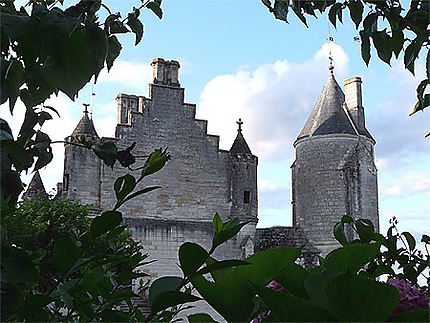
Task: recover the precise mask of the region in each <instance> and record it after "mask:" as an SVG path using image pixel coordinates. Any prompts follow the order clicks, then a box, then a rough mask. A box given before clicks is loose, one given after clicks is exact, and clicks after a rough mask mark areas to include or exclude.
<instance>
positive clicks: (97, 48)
mask: <svg viewBox="0 0 430 323" xmlns="http://www.w3.org/2000/svg"><path fill="white" fill-rule="evenodd" d="M85 27H86V34H87V41H88V51H89V53H91V59H92V69H93V73H94V76H95V77H94V81H96V80H97V77H98V75H99V73H100V71H101V70H102V68H103V67H104V63H105V60H106V58H107V55H108V48H109V43H108V38H107V36H106V33H105V32H104V31H103V29H101V28H100V27H98V26H97V25H96V24H87V25H86V26H85Z"/></svg>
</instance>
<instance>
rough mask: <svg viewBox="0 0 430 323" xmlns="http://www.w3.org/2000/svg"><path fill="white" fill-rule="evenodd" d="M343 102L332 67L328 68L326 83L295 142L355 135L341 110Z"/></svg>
mask: <svg viewBox="0 0 430 323" xmlns="http://www.w3.org/2000/svg"><path fill="white" fill-rule="evenodd" d="M344 102H345V95H344V94H343V92H342V89H341V88H340V86H339V84H337V82H336V79H335V78H334V73H333V67H332V66H330V73H329V77H328V80H327V83H326V84H325V86H324V89H323V90H322V92H321V95H320V97H319V98H318V101H317V103H316V104H315V106H314V108H313V110H312V112H311V114H310V115H309V118H308V120H307V121H306V123H305V125H304V127H303V129H302V131H301V132H300V134H299V136H298V137H297V140H299V139H302V138H305V137H310V136H316V135H328V134H336V133H339V134H340V133H347V134H351V135H355V134H356V131H355V130H354V127H353V125H352V124H351V121H350V120H349V118H348V116H347V114H346V113H345V110H344V109H343V104H344Z"/></svg>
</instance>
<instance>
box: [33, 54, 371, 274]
mask: <svg viewBox="0 0 430 323" xmlns="http://www.w3.org/2000/svg"><path fill="white" fill-rule="evenodd" d="M151 64H152V66H153V81H152V83H151V84H149V97H144V96H138V95H129V94H118V96H117V97H116V100H117V118H118V119H117V126H116V132H115V137H114V138H99V136H98V135H97V132H96V129H95V128H94V125H93V122H92V120H91V119H90V118H89V116H88V112H87V111H86V110H85V111H84V114H83V116H82V119H81V120H80V121H79V123H78V125H77V127H76V129H75V130H74V131H73V133H72V134H71V136H69V137H68V138H67V141H74V140H77V139H79V138H82V137H83V138H85V139H86V140H92V141H95V142H97V143H103V142H108V141H113V142H115V144H116V145H117V146H118V147H119V148H120V149H124V148H126V147H128V146H130V145H131V144H132V143H133V142H136V143H137V145H136V147H135V149H134V150H133V153H134V154H135V155H137V156H141V157H142V158H143V157H144V156H148V155H149V154H150V153H151V152H152V151H153V150H154V149H156V148H160V147H168V150H169V151H170V153H171V156H172V158H171V160H170V161H169V162H168V163H167V165H166V166H165V167H164V168H163V169H162V170H161V171H159V172H158V173H156V174H155V175H152V176H150V177H148V179H147V180H145V183H144V184H145V185H146V186H149V185H158V186H161V188H160V189H158V190H155V191H152V192H150V193H148V194H144V195H141V196H139V197H137V198H135V199H133V200H131V201H129V202H128V203H127V204H126V205H125V206H123V207H122V209H121V211H122V212H123V215H124V219H125V221H126V223H127V224H128V226H129V229H130V230H131V232H132V234H133V237H134V238H135V239H136V240H137V241H139V242H140V243H141V244H142V246H143V247H144V249H145V251H146V252H148V253H149V254H150V256H151V259H156V260H157V261H156V262H154V263H152V264H150V265H149V266H145V270H146V271H147V272H148V273H149V274H150V275H151V276H152V277H153V278H156V277H159V276H163V275H175V274H179V268H178V266H176V264H177V263H178V259H177V252H178V249H179V246H180V245H181V244H182V243H184V242H186V241H192V242H197V243H200V244H201V245H203V246H204V247H205V248H207V249H209V248H210V244H211V240H212V226H211V221H212V217H213V215H214V213H215V212H218V213H219V214H220V216H221V217H222V219H223V221H226V220H229V219H232V218H235V217H238V218H239V219H240V220H241V221H249V223H248V224H247V225H246V226H245V227H244V228H243V229H242V230H241V232H240V233H239V234H238V235H237V236H236V237H235V238H234V239H233V240H231V241H230V242H229V243H227V244H226V245H224V246H223V247H222V248H221V249H219V250H218V253H217V254H215V256H216V257H218V258H221V259H222V258H232V257H235V258H243V257H246V256H247V255H249V254H252V253H253V252H254V251H261V250H264V249H267V248H273V247H276V246H301V245H305V247H304V252H303V257H302V259H301V261H302V263H304V264H305V265H307V266H311V265H313V264H314V263H315V259H316V257H315V255H317V254H319V253H320V254H322V255H325V254H327V253H328V252H329V251H330V250H332V249H333V248H335V247H336V246H338V243H337V242H336V241H335V239H334V237H333V234H332V229H333V225H334V224H335V223H336V222H337V221H339V219H340V217H341V216H342V215H345V214H348V215H351V216H353V217H355V218H368V219H370V220H372V222H373V223H374V224H375V226H376V227H378V198H377V174H376V167H375V164H374V151H373V147H374V144H375V140H374V139H373V138H372V136H371V135H370V133H369V132H368V131H367V130H366V127H365V120H364V110H363V106H362V99H361V79H360V78H358V77H354V78H351V79H349V80H347V81H345V83H344V85H345V93H346V95H344V93H343V92H342V90H341V88H340V86H339V85H338V83H337V82H336V80H335V78H334V74H333V68H332V67H331V68H330V73H329V78H328V81H327V83H326V85H325V86H324V89H323V91H322V93H321V95H320V97H319V99H318V101H317V103H316V105H315V107H314V109H313V110H312V112H311V114H310V116H309V118H308V120H307V121H306V123H305V125H304V127H303V130H302V131H301V132H300V134H299V135H298V137H297V139H296V141H295V143H294V147H295V149H296V159H295V162H294V163H293V165H292V167H291V169H292V206H293V226H292V227H272V228H262V229H260V228H258V229H257V228H256V224H257V222H258V195H257V164H258V158H257V157H256V156H254V155H253V154H252V152H251V149H250V148H249V146H248V144H247V142H246V140H245V137H244V135H243V131H242V122H241V121H240V119H239V121H238V131H237V137H236V139H235V140H234V142H233V144H232V146H231V149H230V150H222V149H219V136H214V135H210V134H208V133H207V121H206V120H199V119H196V118H195V114H196V105H195V104H190V103H185V102H184V88H182V87H181V86H180V84H179V80H178V71H179V63H178V62H176V61H169V60H163V59H161V58H158V59H154V60H153V61H152V63H151ZM144 160H145V159H144V158H143V159H141V160H140V159H139V161H140V162H141V163H143V161H144ZM138 163H139V162H138ZM137 166H139V165H137ZM126 172H127V170H125V169H124V168H122V167H114V168H113V169H112V168H110V167H108V166H106V165H105V164H103V162H102V161H101V160H100V159H99V158H97V157H96V156H95V155H94V154H93V153H92V152H91V151H89V150H88V149H82V148H81V147H78V146H74V145H70V144H69V145H68V144H66V146H65V157H64V177H63V183H62V184H61V185H60V188H61V189H62V195H63V196H68V197H71V198H76V199H79V200H80V201H82V203H84V204H88V205H90V208H91V209H90V210H91V213H92V214H94V215H95V214H99V213H100V212H101V211H102V210H105V209H108V208H111V207H112V206H113V205H114V204H115V202H116V199H115V196H114V190H113V183H114V181H115V179H116V178H117V177H119V176H122V175H124V174H125V173H126ZM39 180H40V177H39ZM33 186H34V185H33ZM39 186H40V185H39Z"/></svg>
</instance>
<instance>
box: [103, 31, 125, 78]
mask: <svg viewBox="0 0 430 323" xmlns="http://www.w3.org/2000/svg"><path fill="white" fill-rule="evenodd" d="M108 44H109V49H108V54H107V57H106V65H107V68H108V71H110V69H111V68H112V66H113V62H114V61H115V59H116V58H117V57H118V56H119V54H120V53H121V49H122V46H121V44H120V42H119V41H118V38H116V36H114V35H112V36H110V37H109V38H108Z"/></svg>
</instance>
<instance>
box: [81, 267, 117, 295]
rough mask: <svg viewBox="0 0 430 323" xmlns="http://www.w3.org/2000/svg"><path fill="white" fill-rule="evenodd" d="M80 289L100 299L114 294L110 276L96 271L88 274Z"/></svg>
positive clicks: (83, 279)
mask: <svg viewBox="0 0 430 323" xmlns="http://www.w3.org/2000/svg"><path fill="white" fill-rule="evenodd" d="M78 287H79V288H80V289H81V290H82V291H85V292H88V293H90V294H91V295H92V296H93V297H96V298H98V297H99V296H102V297H107V296H108V295H109V294H110V293H111V292H112V290H113V288H114V285H113V283H112V280H111V279H110V277H109V275H108V274H104V273H102V272H101V271H95V272H89V273H86V274H85V275H84V277H83V278H82V280H81V281H80V282H79V286H78Z"/></svg>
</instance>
